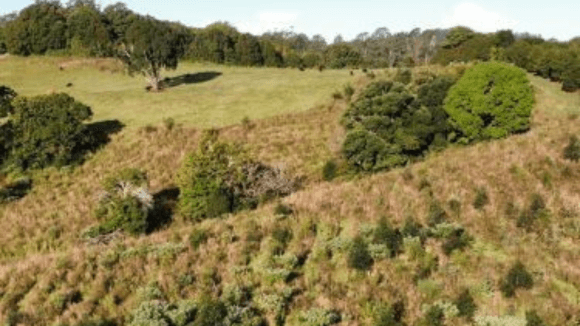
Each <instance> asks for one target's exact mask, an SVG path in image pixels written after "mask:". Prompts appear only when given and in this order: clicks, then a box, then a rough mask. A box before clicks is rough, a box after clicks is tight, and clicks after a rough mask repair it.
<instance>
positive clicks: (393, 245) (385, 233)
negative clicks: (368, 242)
mask: <svg viewBox="0 0 580 326" xmlns="http://www.w3.org/2000/svg"><path fill="white" fill-rule="evenodd" d="M373 241H374V243H380V244H385V245H386V246H387V247H388V248H389V251H390V253H391V257H395V256H397V255H398V254H399V253H400V251H401V246H402V245H403V236H402V234H401V232H400V231H399V230H398V229H393V228H392V227H391V226H390V225H389V222H388V221H387V219H385V218H384V217H383V218H381V219H380V221H379V223H378V225H377V227H376V228H375V232H374V235H373Z"/></svg>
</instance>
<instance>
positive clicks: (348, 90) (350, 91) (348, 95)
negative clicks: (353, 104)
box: [344, 84, 354, 101]
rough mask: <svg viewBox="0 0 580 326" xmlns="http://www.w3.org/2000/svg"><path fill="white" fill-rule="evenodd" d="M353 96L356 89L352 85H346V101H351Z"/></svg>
mask: <svg viewBox="0 0 580 326" xmlns="http://www.w3.org/2000/svg"><path fill="white" fill-rule="evenodd" d="M353 95H354V88H353V87H352V85H351V84H346V85H344V96H345V97H346V99H347V100H349V101H350V99H351V98H352V96H353Z"/></svg>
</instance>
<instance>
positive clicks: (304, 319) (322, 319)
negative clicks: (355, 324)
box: [299, 308, 341, 326]
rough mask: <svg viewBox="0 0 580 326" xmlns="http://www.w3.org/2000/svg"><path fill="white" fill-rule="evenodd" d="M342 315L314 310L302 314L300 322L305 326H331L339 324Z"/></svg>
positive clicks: (324, 310) (331, 311) (318, 309)
mask: <svg viewBox="0 0 580 326" xmlns="http://www.w3.org/2000/svg"><path fill="white" fill-rule="evenodd" d="M340 320H341V317H340V315H339V314H338V313H337V312H336V311H333V310H326V309H321V308H312V309H310V310H308V311H306V312H303V313H301V314H300V318H299V321H300V323H301V325H305V326H330V325H334V324H337V323H339V322H340Z"/></svg>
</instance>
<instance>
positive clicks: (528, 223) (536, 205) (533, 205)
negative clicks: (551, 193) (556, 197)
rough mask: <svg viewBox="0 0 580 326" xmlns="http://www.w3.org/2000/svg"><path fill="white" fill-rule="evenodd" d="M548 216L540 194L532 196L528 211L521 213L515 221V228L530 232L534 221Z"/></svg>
mask: <svg viewBox="0 0 580 326" xmlns="http://www.w3.org/2000/svg"><path fill="white" fill-rule="evenodd" d="M548 215H549V211H548V209H547V208H546V203H545V202H544V198H543V197H542V195H540V194H537V193H536V194H533V195H532V197H531V199H530V204H529V207H528V209H526V210H524V211H522V213H521V214H520V216H519V217H518V220H517V224H516V225H517V226H518V227H520V228H523V229H526V230H528V231H530V230H531V229H532V228H533V226H534V223H535V221H536V220H538V219H541V218H545V217H547V216H548Z"/></svg>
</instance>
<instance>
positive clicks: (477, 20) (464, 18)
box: [443, 2, 519, 33]
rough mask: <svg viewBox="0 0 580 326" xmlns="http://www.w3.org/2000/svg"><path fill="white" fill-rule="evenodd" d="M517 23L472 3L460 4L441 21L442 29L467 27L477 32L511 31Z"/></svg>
mask: <svg viewBox="0 0 580 326" xmlns="http://www.w3.org/2000/svg"><path fill="white" fill-rule="evenodd" d="M518 23H519V22H518V21H516V20H513V19H509V18H507V17H503V16H501V15H500V14H498V13H495V12H493V11H489V10H487V9H485V8H483V7H480V6H478V5H476V4H474V3H469V2H465V3H461V4H459V5H458V6H457V7H455V8H454V9H453V13H452V14H451V15H449V16H447V17H446V18H445V19H444V20H443V26H444V27H453V26H458V25H461V26H467V27H470V28H473V29H474V30H476V31H479V32H485V33H489V32H495V31H497V30H501V29H513V28H514V27H515V26H516V25H517V24H518Z"/></svg>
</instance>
